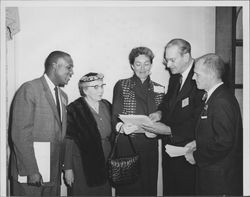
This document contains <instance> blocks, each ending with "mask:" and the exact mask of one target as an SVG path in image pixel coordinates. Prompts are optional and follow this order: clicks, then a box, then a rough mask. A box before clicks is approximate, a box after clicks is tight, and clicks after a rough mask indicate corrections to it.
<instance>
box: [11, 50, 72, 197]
mask: <svg viewBox="0 0 250 197" xmlns="http://www.w3.org/2000/svg"><path fill="white" fill-rule="evenodd" d="M72 75H73V61H72V59H71V56H70V55H69V54H67V53H65V52H63V51H53V52H52V53H50V54H49V56H48V57H47V59H46V61H45V72H44V75H43V76H41V77H40V78H37V79H34V80H32V81H28V82H26V83H24V84H23V85H22V86H21V87H20V88H19V89H18V91H17V93H16V95H15V98H14V100H13V108H12V109H13V111H12V124H11V139H12V146H11V147H12V150H11V151H12V152H11V182H12V184H11V185H12V189H11V190H12V195H14V196H59V195H60V180H61V169H62V157H61V154H62V147H63V140H64V136H65V132H66V105H67V102H68V98H67V95H66V93H65V92H63V91H62V90H61V88H60V87H63V86H64V85H66V84H67V83H68V81H69V80H70V78H71V76H72ZM36 142H38V143H39V142H48V144H49V147H50V164H49V165H50V181H49V182H46V183H45V182H43V177H42V175H41V173H40V171H39V168H38V160H37V158H36V156H35V151H34V143H36ZM21 177H22V178H24V177H25V178H26V180H27V181H25V183H21V181H20V178H21Z"/></svg>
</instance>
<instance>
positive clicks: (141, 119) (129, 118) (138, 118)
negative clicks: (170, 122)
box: [119, 114, 153, 126]
mask: <svg viewBox="0 0 250 197" xmlns="http://www.w3.org/2000/svg"><path fill="white" fill-rule="evenodd" d="M119 118H120V119H121V120H122V121H123V122H124V123H132V124H134V125H137V126H140V125H142V124H153V122H152V120H151V119H150V118H149V117H148V116H145V115H122V114H120V115H119Z"/></svg>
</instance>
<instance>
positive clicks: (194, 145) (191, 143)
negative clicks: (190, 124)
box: [185, 140, 196, 151]
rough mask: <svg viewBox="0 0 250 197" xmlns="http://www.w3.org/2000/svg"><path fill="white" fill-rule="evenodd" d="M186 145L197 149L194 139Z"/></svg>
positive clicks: (194, 149)
mask: <svg viewBox="0 0 250 197" xmlns="http://www.w3.org/2000/svg"><path fill="white" fill-rule="evenodd" d="M185 147H187V148H189V149H192V150H193V151H196V141H195V140H193V141H192V142H189V143H187V144H186V145H185Z"/></svg>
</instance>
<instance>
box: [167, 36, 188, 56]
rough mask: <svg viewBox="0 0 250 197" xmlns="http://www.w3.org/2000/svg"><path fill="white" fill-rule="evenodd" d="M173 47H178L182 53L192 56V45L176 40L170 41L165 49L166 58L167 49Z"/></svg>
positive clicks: (182, 40) (179, 39)
mask: <svg viewBox="0 0 250 197" xmlns="http://www.w3.org/2000/svg"><path fill="white" fill-rule="evenodd" d="M171 46H178V47H179V49H180V53H181V54H182V55H183V54H186V53H189V54H190V55H191V45H190V43H189V42H188V41H186V40H184V39H181V38H175V39H172V40H170V41H169V42H168V43H167V45H166V46H165V48H164V57H165V56H166V49H167V48H169V47H171Z"/></svg>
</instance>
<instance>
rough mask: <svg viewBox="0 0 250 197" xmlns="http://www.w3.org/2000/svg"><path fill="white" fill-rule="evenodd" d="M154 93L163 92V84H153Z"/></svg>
mask: <svg viewBox="0 0 250 197" xmlns="http://www.w3.org/2000/svg"><path fill="white" fill-rule="evenodd" d="M154 92H155V93H163V94H164V93H165V88H164V87H163V86H154Z"/></svg>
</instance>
